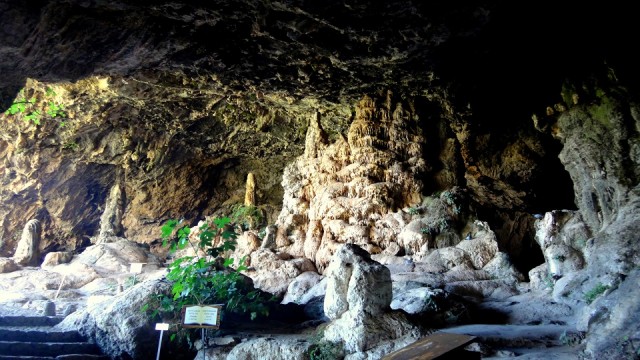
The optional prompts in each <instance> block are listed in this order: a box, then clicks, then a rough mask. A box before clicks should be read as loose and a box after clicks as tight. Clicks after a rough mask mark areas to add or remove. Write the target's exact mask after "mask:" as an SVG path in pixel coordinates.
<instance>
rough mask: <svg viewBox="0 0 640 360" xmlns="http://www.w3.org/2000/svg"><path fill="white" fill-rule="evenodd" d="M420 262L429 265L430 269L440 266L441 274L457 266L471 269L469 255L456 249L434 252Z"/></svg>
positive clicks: (471, 264)
mask: <svg viewBox="0 0 640 360" xmlns="http://www.w3.org/2000/svg"><path fill="white" fill-rule="evenodd" d="M422 262H424V263H427V264H430V265H431V266H432V267H433V266H440V267H441V268H442V270H443V272H444V271H447V270H451V269H453V268H455V267H459V266H463V267H465V268H468V269H473V263H472V262H471V259H470V258H469V254H468V253H467V252H466V251H464V250H463V249H459V248H456V247H449V248H444V249H437V250H434V251H433V252H431V253H430V254H429V255H428V256H427V257H426V258H425V259H424V260H422ZM417 268H418V267H416V270H417Z"/></svg>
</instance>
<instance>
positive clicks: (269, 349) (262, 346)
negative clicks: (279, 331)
mask: <svg viewBox="0 0 640 360" xmlns="http://www.w3.org/2000/svg"><path fill="white" fill-rule="evenodd" d="M303 339H304V337H299V338H289V339H274V338H261V339H255V340H249V341H245V342H242V343H241V344H239V345H237V346H236V347H234V348H233V350H231V351H230V352H229V354H228V355H227V357H226V358H225V359H227V360H260V359H264V357H265V354H269V355H268V357H269V358H270V359H277V360H288V359H292V360H305V359H307V358H308V356H307V355H306V353H305V351H306V350H307V349H308V348H309V346H310V345H311V344H310V343H309V342H308V341H304V340H303ZM207 358H209V357H208V356H207Z"/></svg>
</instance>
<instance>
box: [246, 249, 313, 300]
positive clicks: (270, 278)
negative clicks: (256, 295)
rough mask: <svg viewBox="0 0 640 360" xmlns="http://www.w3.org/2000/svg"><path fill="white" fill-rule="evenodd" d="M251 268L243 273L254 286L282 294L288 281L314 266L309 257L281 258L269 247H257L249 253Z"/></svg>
mask: <svg viewBox="0 0 640 360" xmlns="http://www.w3.org/2000/svg"><path fill="white" fill-rule="evenodd" d="M250 264H251V270H249V271H246V272H245V275H247V276H249V277H250V278H251V279H252V280H253V284H254V286H255V287H256V288H258V289H260V290H263V291H266V292H268V293H271V294H274V295H276V296H283V295H284V294H285V292H286V291H287V288H288V286H289V283H291V282H292V281H293V279H295V278H296V277H297V276H298V275H300V274H302V273H304V272H307V271H312V272H316V268H315V266H314V265H313V263H312V262H311V261H310V260H309V259H305V258H295V259H289V260H283V259H282V258H281V257H280V256H278V254H276V253H275V252H273V251H272V250H270V249H258V250H257V251H254V252H253V253H252V254H251V259H250Z"/></svg>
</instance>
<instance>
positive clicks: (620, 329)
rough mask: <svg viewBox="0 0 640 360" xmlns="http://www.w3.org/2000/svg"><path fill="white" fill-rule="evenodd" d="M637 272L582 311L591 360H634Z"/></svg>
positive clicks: (638, 335) (638, 333)
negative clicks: (584, 316)
mask: <svg viewBox="0 0 640 360" xmlns="http://www.w3.org/2000/svg"><path fill="white" fill-rule="evenodd" d="M639 282H640V270H638V269H635V270H633V271H631V272H630V273H629V275H628V276H627V277H626V279H625V280H624V281H623V282H622V283H621V284H620V285H619V286H618V287H617V289H615V290H613V291H611V293H610V294H608V295H606V296H602V297H600V298H598V299H596V300H595V301H594V302H593V303H592V304H591V305H590V306H589V307H587V308H585V313H586V324H587V328H588V330H589V331H588V335H587V339H586V340H587V346H586V352H587V353H588V354H590V355H591V356H592V357H593V358H594V359H637V358H638V344H640V301H638V299H640V287H639V286H638V283H639Z"/></svg>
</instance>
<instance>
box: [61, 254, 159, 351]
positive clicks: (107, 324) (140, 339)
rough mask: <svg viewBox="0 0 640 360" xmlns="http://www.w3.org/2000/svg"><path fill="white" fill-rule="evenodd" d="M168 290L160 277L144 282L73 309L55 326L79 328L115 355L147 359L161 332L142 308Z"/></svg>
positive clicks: (154, 349) (65, 328)
mask: <svg viewBox="0 0 640 360" xmlns="http://www.w3.org/2000/svg"><path fill="white" fill-rule="evenodd" d="M105 245H107V244H105ZM167 290H168V283H166V282H163V281H161V280H160V279H155V280H147V281H144V282H142V283H140V284H138V285H137V286H134V287H131V288H129V289H127V290H125V291H124V292H123V293H122V294H120V295H119V296H116V297H109V301H101V302H97V303H95V304H92V305H90V306H88V307H87V308H86V309H83V310H78V311H76V312H74V313H73V314H71V315H69V316H68V317H67V318H66V319H65V320H64V321H63V322H62V323H60V324H58V325H56V328H57V329H61V330H67V329H73V330H76V329H77V330H79V331H80V332H81V333H82V334H83V335H85V336H87V337H88V338H90V339H92V340H93V341H95V342H96V343H97V344H98V345H99V346H100V348H101V349H102V350H103V351H104V352H105V353H106V354H108V355H110V356H112V357H114V358H124V357H128V358H132V359H145V358H148V357H149V354H155V351H156V347H157V337H158V333H157V332H156V331H155V330H154V319H152V318H151V317H150V316H148V314H146V313H144V312H142V311H140V309H141V308H142V306H143V305H144V304H146V303H148V302H150V301H151V300H152V297H153V296H154V294H157V293H158V292H159V291H167ZM170 345H171V344H170V343H167V344H165V346H170Z"/></svg>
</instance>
